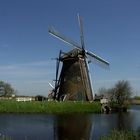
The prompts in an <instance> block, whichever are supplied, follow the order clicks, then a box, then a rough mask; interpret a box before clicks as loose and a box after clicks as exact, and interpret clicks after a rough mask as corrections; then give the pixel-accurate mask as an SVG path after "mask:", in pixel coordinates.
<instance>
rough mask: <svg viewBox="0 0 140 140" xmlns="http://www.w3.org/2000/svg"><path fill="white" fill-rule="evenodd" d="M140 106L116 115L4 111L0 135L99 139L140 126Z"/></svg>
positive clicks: (24, 139) (21, 139)
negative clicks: (16, 112) (114, 131)
mask: <svg viewBox="0 0 140 140" xmlns="http://www.w3.org/2000/svg"><path fill="white" fill-rule="evenodd" d="M139 118H140V106H138V105H135V106H131V108H130V109H129V110H128V112H127V113H121V114H118V113H114V114H65V115H46V114H0V137H2V136H7V137H11V138H12V139H13V140H98V139H99V137H100V136H102V135H106V134H108V133H109V132H110V131H111V130H113V129H133V130H137V129H138V128H139V127H140V119H139Z"/></svg>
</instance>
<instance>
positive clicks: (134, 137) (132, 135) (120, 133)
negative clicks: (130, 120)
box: [100, 130, 140, 140]
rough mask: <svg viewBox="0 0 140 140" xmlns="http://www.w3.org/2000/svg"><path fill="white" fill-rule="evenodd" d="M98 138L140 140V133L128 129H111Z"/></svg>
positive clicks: (103, 139) (102, 139) (101, 139)
mask: <svg viewBox="0 0 140 140" xmlns="http://www.w3.org/2000/svg"><path fill="white" fill-rule="evenodd" d="M100 140H140V133H139V132H134V131H130V130H113V131H112V132H111V133H110V134H109V135H107V136H102V137H101V138H100Z"/></svg>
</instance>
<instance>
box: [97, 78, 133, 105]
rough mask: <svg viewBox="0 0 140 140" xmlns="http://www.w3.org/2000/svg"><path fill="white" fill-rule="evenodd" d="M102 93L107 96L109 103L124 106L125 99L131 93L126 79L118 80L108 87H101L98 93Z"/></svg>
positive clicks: (126, 99)
mask: <svg viewBox="0 0 140 140" xmlns="http://www.w3.org/2000/svg"><path fill="white" fill-rule="evenodd" d="M101 93H102V94H103V93H104V96H105V97H107V98H108V100H109V103H110V105H111V106H112V105H117V106H118V107H120V108H121V107H124V106H126V101H128V99H129V98H130V97H131V95H132V88H131V86H130V83H129V82H128V81H124V80H122V81H118V82H117V83H116V84H115V86H113V87H112V88H110V89H105V88H101V89H100V90H99V94H101Z"/></svg>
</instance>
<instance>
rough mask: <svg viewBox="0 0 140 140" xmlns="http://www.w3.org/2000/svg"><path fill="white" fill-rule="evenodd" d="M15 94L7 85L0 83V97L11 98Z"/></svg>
mask: <svg viewBox="0 0 140 140" xmlns="http://www.w3.org/2000/svg"><path fill="white" fill-rule="evenodd" d="M15 93H16V91H15V90H14V88H12V86H11V85H10V84H9V83H6V82H4V81H0V96H12V95H14V94H15Z"/></svg>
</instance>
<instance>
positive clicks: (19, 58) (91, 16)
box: [0, 0, 140, 95]
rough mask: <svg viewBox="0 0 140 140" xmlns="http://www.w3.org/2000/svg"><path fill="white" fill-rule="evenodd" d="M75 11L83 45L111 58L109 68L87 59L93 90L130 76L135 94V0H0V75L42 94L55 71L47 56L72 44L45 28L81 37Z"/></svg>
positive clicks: (138, 14) (138, 10)
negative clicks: (80, 18) (81, 21)
mask: <svg viewBox="0 0 140 140" xmlns="http://www.w3.org/2000/svg"><path fill="white" fill-rule="evenodd" d="M77 13H80V15H81V16H82V17H83V22H84V36H85V45H86V49H87V50H90V51H93V52H94V53H96V54H97V55H99V56H101V57H103V58H105V59H106V60H108V61H109V62H110V70H106V69H103V68H101V67H98V66H97V65H95V64H90V71H91V75H92V80H93V87H94V90H95V92H96V91H97V90H98V89H99V88H100V87H107V88H108V87H111V86H112V85H114V83H116V82H117V81H118V80H129V81H130V83H131V85H132V87H133V90H134V93H135V95H140V87H139V83H140V74H139V70H140V59H139V56H140V1H139V0H86V1H84V0H83V1H81V0H69V1H66V0H59V1H57V0H0V80H3V81H6V82H9V83H10V84H11V85H12V86H13V87H14V88H15V89H17V90H18V94H20V95H37V94H42V95H47V94H48V91H49V89H51V88H50V87H49V86H48V82H52V80H53V79H54V77H55V61H54V60H52V59H51V58H55V57H56V56H58V52H59V50H60V49H62V50H63V51H69V50H70V49H71V48H70V47H69V46H68V45H67V44H65V43H63V42H61V41H59V40H57V39H55V38H54V37H52V36H51V35H49V34H48V28H49V27H50V26H54V27H55V28H56V29H57V30H58V31H60V32H61V33H63V34H65V35H66V36H68V37H70V38H72V39H73V40H75V41H77V42H80V39H79V28H78V22H77Z"/></svg>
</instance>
